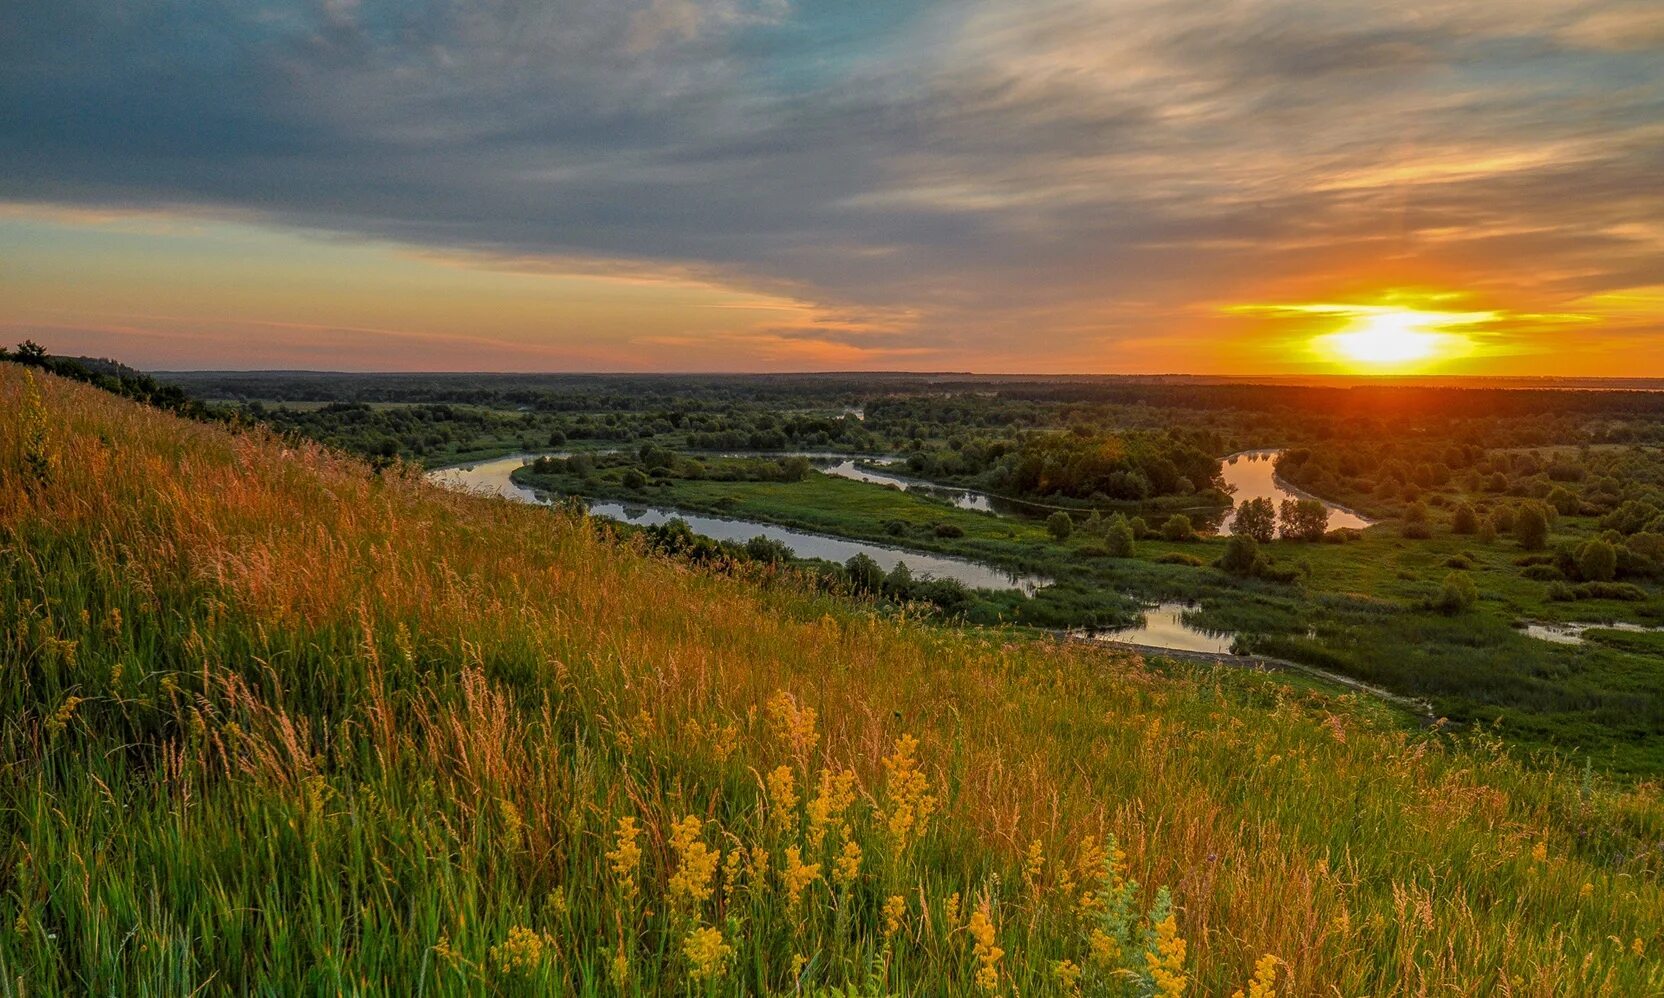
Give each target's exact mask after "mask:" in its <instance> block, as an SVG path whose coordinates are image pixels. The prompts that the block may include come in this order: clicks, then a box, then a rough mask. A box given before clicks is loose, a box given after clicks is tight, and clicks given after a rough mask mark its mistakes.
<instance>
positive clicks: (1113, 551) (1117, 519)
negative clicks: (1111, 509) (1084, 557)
mask: <svg viewBox="0 0 1664 998" xmlns="http://www.w3.org/2000/svg"><path fill="white" fill-rule="evenodd" d="M1136 540H1137V538H1135V537H1134V536H1133V533H1132V524H1130V523H1128V522H1127V518H1126V517H1124V516H1122V515H1120V514H1119V513H1117V514H1116V515H1115V516H1114V517H1113V518H1111V519H1110V521H1109V526H1108V527H1105V528H1104V547H1105V548H1106V549H1107V550H1108V551H1109V554H1110V557H1112V558H1131V557H1132V556H1133V547H1134V542H1135V541H1136Z"/></svg>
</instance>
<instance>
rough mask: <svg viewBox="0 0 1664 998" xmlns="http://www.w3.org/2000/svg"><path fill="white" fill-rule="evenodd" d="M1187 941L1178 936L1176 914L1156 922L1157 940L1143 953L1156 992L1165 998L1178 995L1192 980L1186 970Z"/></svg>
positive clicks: (1176, 997)
mask: <svg viewBox="0 0 1664 998" xmlns="http://www.w3.org/2000/svg"><path fill="white" fill-rule="evenodd" d="M1184 950H1185V942H1184V940H1183V939H1182V938H1180V937H1179V926H1178V922H1177V920H1175V919H1174V917H1173V913H1172V912H1168V913H1167V917H1166V918H1164V919H1162V920H1161V921H1160V922H1157V923H1156V933H1155V939H1154V940H1153V941H1152V945H1151V946H1150V949H1149V950H1148V951H1147V952H1146V953H1145V954H1144V965H1145V967H1146V969H1147V970H1148V971H1149V974H1150V982H1151V984H1152V985H1153V986H1154V988H1155V993H1156V994H1158V995H1161V996H1163V998H1179V996H1180V995H1182V994H1184V989H1185V985H1186V984H1188V983H1189V981H1188V979H1187V978H1186V977H1185V975H1184V973H1183V971H1184Z"/></svg>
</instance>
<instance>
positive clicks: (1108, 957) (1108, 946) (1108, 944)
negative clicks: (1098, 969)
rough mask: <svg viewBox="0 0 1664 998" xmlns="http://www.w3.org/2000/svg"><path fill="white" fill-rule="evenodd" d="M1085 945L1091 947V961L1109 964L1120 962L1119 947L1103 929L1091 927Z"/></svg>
mask: <svg viewBox="0 0 1664 998" xmlns="http://www.w3.org/2000/svg"><path fill="white" fill-rule="evenodd" d="M1087 945H1088V947H1089V948H1090V949H1091V952H1092V962H1093V963H1096V964H1100V965H1104V966H1109V965H1112V964H1115V963H1119V962H1120V954H1121V947H1120V946H1118V945H1117V944H1116V942H1115V940H1113V939H1111V938H1109V933H1107V932H1105V931H1104V930H1102V929H1093V930H1092V936H1091V938H1090V939H1089V940H1088V941H1087Z"/></svg>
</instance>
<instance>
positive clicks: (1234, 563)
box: [1219, 534, 1260, 577]
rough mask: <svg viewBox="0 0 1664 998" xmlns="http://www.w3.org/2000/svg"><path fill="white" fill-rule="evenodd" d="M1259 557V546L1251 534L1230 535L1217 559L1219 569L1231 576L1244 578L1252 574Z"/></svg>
mask: <svg viewBox="0 0 1664 998" xmlns="http://www.w3.org/2000/svg"><path fill="white" fill-rule="evenodd" d="M1259 557H1260V545H1259V542H1258V541H1256V540H1255V539H1254V537H1253V535H1252V534H1232V535H1231V539H1230V540H1229V541H1227V542H1226V544H1225V553H1224V555H1222V556H1221V557H1220V559H1219V567H1220V568H1222V569H1224V570H1225V571H1227V572H1229V573H1230V574H1232V575H1236V576H1244V577H1246V576H1249V575H1253V574H1254V568H1255V566H1256V564H1257V563H1258V562H1259Z"/></svg>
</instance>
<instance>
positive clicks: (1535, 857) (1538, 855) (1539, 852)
mask: <svg viewBox="0 0 1664 998" xmlns="http://www.w3.org/2000/svg"><path fill="white" fill-rule="evenodd" d="M1531 862H1533V863H1547V862H1548V843H1547V842H1546V841H1545V842H1538V843H1537V844H1536V845H1534V846H1532V847H1531Z"/></svg>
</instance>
